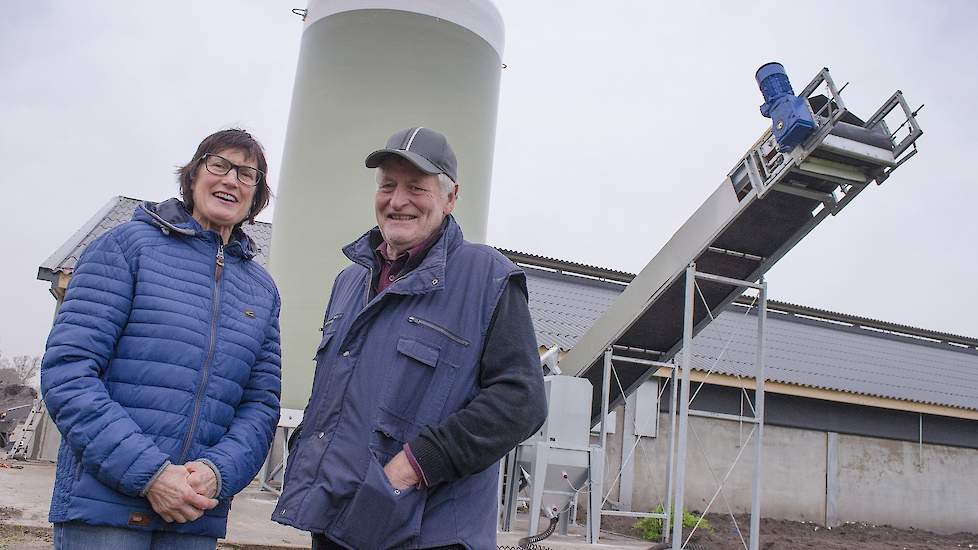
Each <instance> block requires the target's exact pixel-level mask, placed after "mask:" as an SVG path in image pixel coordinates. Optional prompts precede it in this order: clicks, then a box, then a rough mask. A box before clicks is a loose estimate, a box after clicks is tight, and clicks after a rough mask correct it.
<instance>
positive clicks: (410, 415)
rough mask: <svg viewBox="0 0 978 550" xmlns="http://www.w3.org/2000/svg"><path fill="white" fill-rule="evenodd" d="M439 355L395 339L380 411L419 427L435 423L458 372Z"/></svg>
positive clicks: (418, 343) (410, 341)
mask: <svg viewBox="0 0 978 550" xmlns="http://www.w3.org/2000/svg"><path fill="white" fill-rule="evenodd" d="M440 354H441V351H440V350H439V349H438V348H436V347H434V346H432V345H430V344H426V343H425V342H422V341H420V340H414V339H412V338H405V337H401V338H398V340H397V354H396V357H395V360H394V363H393V364H392V365H391V366H390V368H389V369H388V375H387V383H386V385H385V389H384V394H383V396H384V397H383V400H382V401H381V407H382V408H383V409H384V410H385V411H387V412H388V413H390V414H392V415H394V416H396V417H398V418H401V419H403V420H407V421H409V422H412V423H414V424H416V425H418V426H419V427H420V426H424V425H428V424H435V423H437V422H438V421H439V420H440V419H441V413H442V409H443V408H444V406H445V401H446V399H447V398H448V394H449V392H451V389H452V385H453V384H454V383H455V376H456V374H457V370H458V369H457V368H456V366H455V365H452V364H451V363H448V362H447V361H445V360H443V359H441V358H440V357H439V356H440Z"/></svg>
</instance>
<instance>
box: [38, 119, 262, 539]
mask: <svg viewBox="0 0 978 550" xmlns="http://www.w3.org/2000/svg"><path fill="white" fill-rule="evenodd" d="M266 170H267V165H266V162H265V154H264V152H263V151H262V148H261V145H259V144H258V142H257V141H255V140H254V138H252V137H251V135H249V134H248V133H247V132H244V131H242V130H224V131H221V132H217V133H216V134H213V135H211V136H209V137H207V138H206V139H205V140H204V141H203V142H201V144H200V146H199V147H198V148H197V152H196V153H195V154H194V156H193V158H192V159H191V161H190V162H189V163H187V165H185V166H183V167H182V168H180V169H179V170H178V176H179V180H180V194H181V196H182V198H183V200H182V201H180V200H178V199H170V200H168V201H165V202H162V203H159V204H154V203H144V204H142V205H141V206H139V207H138V208H136V211H135V212H134V214H133V218H132V221H130V222H128V223H124V224H122V225H120V226H118V227H116V228H114V229H112V230H110V231H108V232H106V233H105V234H104V235H102V236H101V237H99V238H98V239H96V240H95V241H93V242H92V243H91V244H90V245H89V246H88V248H87V249H86V250H85V252H84V254H82V256H81V259H80V260H79V261H78V265H77V266H76V268H75V271H74V273H73V276H72V278H71V283H70V284H69V285H68V290H67V294H66V295H65V300H64V303H63V304H62V305H61V308H60V310H59V311H58V316H57V319H56V320H55V324H54V328H53V329H52V330H51V335H50V336H49V338H48V342H47V351H46V353H45V354H44V360H43V363H42V366H41V391H42V392H43V394H44V401H45V404H46V405H47V408H48V411H49V412H50V414H51V417H52V418H53V419H54V422H55V424H57V426H58V429H59V430H60V431H61V433H62V435H63V439H62V443H61V449H60V450H59V452H58V470H57V477H56V479H55V485H54V496H53V497H52V499H51V511H50V516H49V519H50V521H51V522H52V523H54V524H55V527H54V546H55V548H56V549H59V548H60V549H64V550H74V549H86V550H87V549H90V548H111V549H113V550H128V549H137V548H138V549H154V550H155V549H160V550H162V549H170V548H173V549H177V548H179V549H181V550H196V549H198V548H208V549H213V548H215V546H216V544H217V539H218V538H219V537H223V536H224V535H225V531H226V527H227V514H228V510H229V508H230V505H231V497H232V496H233V495H234V494H235V493H237V492H239V491H240V490H241V489H243V488H244V487H245V486H247V485H248V483H249V482H250V481H251V480H252V478H253V477H254V476H255V474H256V473H257V472H258V469H259V468H260V467H261V465H262V462H263V461H264V459H265V455H266V454H267V452H268V448H269V444H270V442H271V439H272V435H273V433H274V431H275V426H276V424H277V423H278V415H279V393H280V389H281V371H280V354H281V353H280V348H279V327H278V315H279V309H280V304H281V301H280V298H279V294H278V290H277V289H276V288H275V284H274V282H273V281H272V278H271V277H270V276H269V275H268V273H267V272H266V271H265V270H264V269H262V267H261V266H259V265H258V264H257V263H255V262H254V261H252V258H253V256H254V254H255V252H256V248H255V245H254V243H253V242H252V241H251V239H249V238H248V236H247V235H245V233H244V232H243V231H242V230H241V224H242V222H244V221H245V220H248V221H249V222H252V223H254V218H255V216H256V215H257V214H258V213H259V212H261V210H262V209H263V208H265V206H267V205H268V200H269V197H270V195H271V191H270V189H269V186H268V182H267V181H266V178H265V173H266Z"/></svg>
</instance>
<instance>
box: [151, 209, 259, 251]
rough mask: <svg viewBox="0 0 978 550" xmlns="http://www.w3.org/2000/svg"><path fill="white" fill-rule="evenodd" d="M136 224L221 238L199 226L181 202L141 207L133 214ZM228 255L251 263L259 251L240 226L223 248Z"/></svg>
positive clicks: (183, 233)
mask: <svg viewBox="0 0 978 550" xmlns="http://www.w3.org/2000/svg"><path fill="white" fill-rule="evenodd" d="M132 219H133V220H134V221H140V222H143V223H148V224H150V225H152V226H155V227H158V228H159V229H160V230H161V231H162V232H163V233H165V234H170V233H171V232H172V233H176V234H178V235H183V236H186V237H198V238H203V239H209V240H214V241H218V240H219V239H220V237H219V236H218V235H217V233H215V232H214V231H209V230H205V229H204V228H203V227H201V225H200V223H198V222H197V220H195V219H194V217H193V216H191V215H190V212H189V211H188V210H187V207H186V205H184V204H183V202H182V201H181V200H180V199H176V198H173V199H167V200H166V201H163V202H160V203H155V202H149V201H146V202H144V203H142V204H140V205H139V206H138V207H137V208H136V210H135V211H134V212H133V214H132ZM224 251H225V253H226V254H232V255H236V256H241V257H242V258H245V259H248V260H250V259H251V258H253V257H254V256H255V254H256V253H257V251H258V246H257V245H256V244H255V242H254V241H253V240H251V237H249V236H248V235H247V234H245V232H244V231H243V230H242V229H241V226H240V225H239V226H237V227H235V228H234V230H233V231H232V232H231V239H230V240H229V241H228V244H226V245H225V246H224Z"/></svg>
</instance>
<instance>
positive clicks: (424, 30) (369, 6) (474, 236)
mask: <svg viewBox="0 0 978 550" xmlns="http://www.w3.org/2000/svg"><path fill="white" fill-rule="evenodd" d="M502 49H503V23H502V18H501V16H500V14H499V12H498V10H497V9H496V7H495V6H494V5H493V3H492V2H491V1H490V0H451V1H441V0H369V1H368V0H311V1H310V3H309V7H308V10H307V12H306V18H305V27H304V29H303V34H302V42H301V48H300V52H299V64H298V70H297V72H296V79H295V87H294V90H293V96H292V110H291V113H290V115H289V123H288V131H287V134H286V140H285V151H284V156H283V160H282V170H281V178H280V182H279V186H278V195H277V200H276V204H275V215H274V232H273V235H272V246H271V248H272V250H271V271H272V274H273V275H274V277H275V280H276V282H277V283H278V286H279V289H280V290H281V293H282V301H283V306H282V315H281V323H282V343H283V358H282V359H283V361H282V366H283V391H282V406H283V407H287V408H301V407H303V406H304V405H305V404H306V401H307V399H308V397H309V390H310V388H311V385H312V373H313V368H314V365H313V362H312V361H311V360H310V359H311V357H312V356H313V354H314V351H315V346H316V344H317V343H318V341H319V335H320V333H319V331H318V329H319V328H320V327H321V326H322V321H323V310H324V308H325V305H326V302H327V300H328V298H329V292H330V287H331V284H332V281H333V278H334V277H335V276H336V274H337V273H338V272H339V271H340V270H341V269H342V268H343V267H345V266H346V265H348V264H349V260H348V259H347V258H346V257H345V256H343V254H342V252H341V251H340V249H341V248H342V247H343V246H344V245H346V244H347V243H349V242H350V241H352V240H354V239H355V238H356V237H358V236H359V235H361V234H362V233H363V232H364V231H366V230H367V229H369V228H370V227H373V226H374V225H375V224H376V220H375V219H374V214H373V195H374V190H375V184H374V173H373V171H372V170H369V169H367V168H365V167H364V163H363V161H364V158H365V157H366V155H367V154H368V153H370V152H371V151H373V150H375V149H378V148H380V147H382V146H383V145H384V143H385V141H386V140H387V138H388V136H390V135H391V134H392V133H394V132H395V131H397V130H399V129H402V128H407V127H412V126H426V127H430V128H434V129H436V130H438V131H440V132H442V133H443V134H445V135H446V136H447V137H448V139H449V141H450V143H451V144H452V147H453V148H454V149H455V152H456V155H457V156H458V160H459V183H460V194H459V201H458V203H457V206H456V209H455V216H456V218H457V219H458V220H459V223H460V225H461V226H462V229H463V231H464V233H465V236H466V238H467V239H468V240H470V241H476V242H481V241H484V240H485V231H486V218H487V215H488V212H487V210H488V205H489V186H490V179H491V172H492V153H493V145H494V141H495V132H496V109H497V104H498V98H499V76H500V68H501V66H502V61H501V56H502Z"/></svg>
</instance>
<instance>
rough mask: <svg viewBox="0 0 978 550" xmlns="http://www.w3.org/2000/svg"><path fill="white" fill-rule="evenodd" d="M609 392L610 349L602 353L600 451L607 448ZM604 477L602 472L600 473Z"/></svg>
mask: <svg viewBox="0 0 978 550" xmlns="http://www.w3.org/2000/svg"><path fill="white" fill-rule="evenodd" d="M610 391H611V348H608V349H607V350H605V352H604V376H603V377H602V382H601V450H602V451H604V450H606V449H607V448H608V446H607V443H608V430H606V429H605V423H606V422H607V421H608V394H609V392H610ZM601 475H604V472H603V471H602V472H601Z"/></svg>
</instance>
